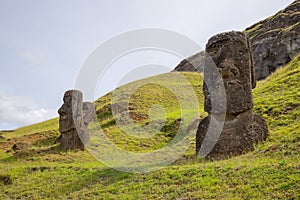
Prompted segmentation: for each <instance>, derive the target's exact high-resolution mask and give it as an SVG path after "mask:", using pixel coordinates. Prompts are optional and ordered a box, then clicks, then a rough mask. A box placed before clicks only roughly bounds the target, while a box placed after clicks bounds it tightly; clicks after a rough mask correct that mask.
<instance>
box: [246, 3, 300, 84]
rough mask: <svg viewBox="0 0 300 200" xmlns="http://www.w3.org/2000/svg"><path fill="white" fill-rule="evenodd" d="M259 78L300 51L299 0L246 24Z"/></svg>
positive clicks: (284, 63)
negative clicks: (270, 14)
mask: <svg viewBox="0 0 300 200" xmlns="http://www.w3.org/2000/svg"><path fill="white" fill-rule="evenodd" d="M245 33H246V34H247V35H248V36H249V38H250V41H251V44H252V50H253V58H254V67H255V71H256V77H257V79H258V80H260V79H264V78H265V77H267V76H268V75H269V74H270V73H272V72H274V71H275V70H276V69H277V68H280V67H282V66H284V65H286V64H287V63H288V62H289V61H291V60H292V59H293V58H294V57H295V56H296V55H297V54H298V53H299V52H300V0H297V1H294V2H293V3H292V4H291V5H289V6H288V7H287V8H285V9H284V10H282V11H280V12H278V13H277V14H275V15H274V16H272V17H269V18H267V19H265V20H263V21H260V22H258V23H256V24H254V25H253V26H251V27H249V28H247V29H246V30H245Z"/></svg>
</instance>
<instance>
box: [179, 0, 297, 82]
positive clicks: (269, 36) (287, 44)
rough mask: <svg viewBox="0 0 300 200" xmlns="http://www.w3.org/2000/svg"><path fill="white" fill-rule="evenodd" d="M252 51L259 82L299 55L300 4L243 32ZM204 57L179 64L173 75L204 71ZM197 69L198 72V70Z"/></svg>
mask: <svg viewBox="0 0 300 200" xmlns="http://www.w3.org/2000/svg"><path fill="white" fill-rule="evenodd" d="M244 32H245V33H246V34H247V35H248V37H249V38H250V42H251V45H252V46H251V47H252V50H253V60H254V68H255V71H256V79H257V80H261V79H264V78H266V77H267V76H268V75H269V74H270V73H272V72H274V71H275V70H276V69H277V68H280V67H282V66H284V65H286V64H287V63H288V62H289V61H290V60H292V59H293V58H294V57H295V56H296V55H297V54H298V53H299V52H300V0H296V1H294V2H293V3H292V4H291V5H289V6H288V7H287V8H285V9H284V10H282V11H280V12H278V13H277V14H275V15H274V16H272V17H269V18H267V19H265V20H262V21H260V22H258V23H256V24H254V25H252V26H250V27H249V28H247V29H246V30H245V31H244ZM203 57H204V53H203V52H200V53H197V54H195V55H192V56H190V57H188V58H186V59H184V60H183V61H181V62H180V63H179V65H178V66H177V67H176V68H175V69H174V71H197V69H199V71H200V72H202V70H203V65H204V61H203ZM194 66H195V67H196V68H197V69H195V67H194Z"/></svg>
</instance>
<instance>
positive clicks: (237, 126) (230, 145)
mask: <svg viewBox="0 0 300 200" xmlns="http://www.w3.org/2000/svg"><path fill="white" fill-rule="evenodd" d="M212 117H213V114H209V116H208V117H206V118H205V119H203V120H202V121H201V122H200V124H199V128H198V131H197V134H196V152H197V153H198V152H199V151H200V148H201V146H202V142H203V140H204V138H205V136H206V133H207V132H208V127H209V124H210V121H211V118H212ZM220 123H221V122H220ZM267 133H268V127H267V124H266V122H265V120H264V118H262V117H261V116H259V115H256V114H253V113H252V111H251V110H249V111H247V112H244V113H242V114H239V115H231V114H227V117H226V120H225V123H224V127H223V131H222V132H221V135H220V137H219V138H218V141H217V143H216V144H215V145H214V147H213V149H212V150H211V151H210V152H209V153H208V154H207V155H206V157H207V158H214V159H224V158H228V157H231V156H235V155H240V154H243V153H246V152H249V151H252V150H253V148H254V147H253V145H254V144H256V143H258V142H260V141H264V140H266V138H267V135H268V134H267ZM206 142H207V143H210V142H213V141H206Z"/></svg>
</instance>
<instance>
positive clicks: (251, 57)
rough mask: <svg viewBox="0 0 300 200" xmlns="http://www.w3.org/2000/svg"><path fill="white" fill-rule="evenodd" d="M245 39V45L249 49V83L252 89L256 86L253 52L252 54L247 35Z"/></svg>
mask: <svg viewBox="0 0 300 200" xmlns="http://www.w3.org/2000/svg"><path fill="white" fill-rule="evenodd" d="M246 40H247V46H248V49H249V54H250V61H249V62H250V67H251V69H250V73H251V74H250V78H251V85H252V89H254V88H255V87H256V76H255V69H254V62H253V54H252V48H251V43H250V40H249V38H248V36H246Z"/></svg>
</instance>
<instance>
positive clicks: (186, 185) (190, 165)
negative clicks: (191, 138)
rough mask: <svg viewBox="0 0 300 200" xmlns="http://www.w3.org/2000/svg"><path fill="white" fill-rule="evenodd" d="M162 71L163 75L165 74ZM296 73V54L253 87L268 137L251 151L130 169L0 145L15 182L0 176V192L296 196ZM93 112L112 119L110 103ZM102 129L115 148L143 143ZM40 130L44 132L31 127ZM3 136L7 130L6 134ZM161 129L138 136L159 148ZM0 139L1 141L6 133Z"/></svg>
mask: <svg viewBox="0 0 300 200" xmlns="http://www.w3.org/2000/svg"><path fill="white" fill-rule="evenodd" d="M170 76H171V75H165V77H167V78H166V79H165V81H166V82H170V79H169V77H170ZM184 76H186V77H188V79H189V80H190V82H191V83H192V84H193V85H194V88H196V91H198V96H199V98H200V97H202V96H201V87H202V86H201V84H202V83H201V81H200V82H199V81H197V79H198V78H196V77H198V76H199V75H197V74H194V73H184ZM162 77H163V76H161V77H160V81H164V80H163V78H162ZM299 77H300V55H299V56H298V57H297V58H295V59H294V60H293V61H292V62H291V63H290V64H289V65H288V66H286V67H285V68H282V69H280V70H278V71H277V72H275V73H274V74H273V75H272V76H271V77H269V78H268V79H267V80H265V81H262V82H260V83H259V84H258V87H257V88H256V89H255V90H254V92H253V94H254V101H255V110H256V112H258V113H260V114H261V115H263V116H264V117H265V118H266V119H267V122H268V125H269V129H270V136H269V138H268V140H267V141H266V142H265V143H263V144H259V145H258V146H257V147H256V148H255V151H254V152H251V153H248V154H245V155H242V156H238V157H234V158H231V159H228V160H222V161H214V162H212V161H203V160H195V159H193V158H191V157H187V158H183V159H181V160H180V161H178V162H176V163H174V164H173V165H171V166H168V167H165V168H163V169H162V170H159V171H155V172H150V173H144V174H132V173H125V172H120V171H116V170H114V169H110V168H107V167H106V166H103V165H102V164H101V163H100V162H98V161H97V160H95V159H94V158H93V157H92V156H91V155H90V154H89V153H88V152H86V151H75V152H61V151H58V150H55V149H53V148H52V147H53V145H52V143H51V142H48V143H47V142H44V143H42V145H33V147H32V148H30V149H29V150H24V151H19V152H16V153H13V152H9V153H5V151H4V150H0V169H1V170H0V175H9V176H10V177H11V179H12V184H8V185H5V184H3V183H0V189H1V191H2V193H0V199H6V198H12V199H212V198H219V199H226V198H227V199H299V198H300V190H299V188H300V178H299V177H300V162H299V149H300V146H299V144H300V126H299V124H300V119H299V118H300V106H299V102H300V93H299V90H298V88H299V87H300V80H299ZM153 78H155V77H153ZM198 80H199V79H198ZM170 84H172V83H170ZM174 84H175V83H174ZM131 86H132V85H131ZM131 86H130V85H129V86H128V85H127V86H126V87H131ZM151 88H152V86H151ZM151 88H149V89H151ZM182 88H184V87H183V86H182ZM147 90H148V89H147V86H144V87H143V88H141V91H139V90H138V91H136V93H135V95H133V96H132V99H131V100H130V102H131V103H132V105H134V106H133V107H134V109H133V111H134V112H135V113H142V114H143V115H141V116H146V115H147V114H148V113H147V109H144V107H142V106H140V107H139V105H140V104H139V103H140V102H143V101H145V99H146V100H147V98H155V95H157V94H156V93H155V95H151V96H147V94H148V93H147V92H145V91H147ZM125 91H126V90H125ZM142 91H144V92H145V93H144V94H143V92H142ZM151 92H153V91H151ZM168 94H170V95H168V96H169V97H171V96H172V94H171V93H168ZM110 95H111V94H108V95H106V96H104V97H102V98H100V99H99V100H98V101H97V105H98V107H97V108H98V109H101V108H103V107H104V106H105V105H107V104H110V103H111V102H110ZM185 95H188V94H185ZM185 95H184V96H185ZM188 98H189V97H187V99H188ZM171 101H172V100H171ZM146 102H147V101H146ZM150 102H151V103H156V102H157V101H156V100H155V99H154V100H150V99H149V105H147V106H148V107H147V108H149V107H151V103H150ZM161 102H162V104H163V106H167V109H166V110H167V113H168V114H167V116H168V117H167V119H168V121H169V122H172V120H174V119H177V118H178V117H180V114H178V113H179V112H177V113H176V109H177V107H176V105H177V104H176V101H174V102H173V103H172V104H171V103H169V101H165V104H164V100H161ZM187 103H188V102H187ZM173 105H174V108H173ZM174 113H175V114H174ZM191 117H193V113H191ZM98 118H99V119H100V118H101V119H102V120H104V121H103V122H101V123H103V124H102V125H104V123H107V122H105V119H107V121H110V120H111V119H112V116H111V113H109V110H108V112H106V114H102V115H101V114H100V115H99V116H98ZM148 120H149V119H148V116H146V117H144V118H137V120H136V123H140V124H143V123H147V121H148ZM45 123H48V122H45ZM40 127H43V126H40ZM27 129H28V130H30V131H28V132H26V131H24V132H22V133H20V134H17V135H16V137H17V138H22V137H29V136H30V135H32V134H33V133H35V131H34V130H36V129H35V128H34V127H31V128H30V127H27ZM56 129H57V126H55V127H54V126H53V128H52V129H51V130H52V131H56ZM46 130H47V131H51V130H49V129H46ZM105 130H106V132H107V135H108V136H109V137H110V138H111V139H112V141H114V142H116V143H118V145H119V146H120V147H124V148H125V149H127V150H132V151H142V150H143V148H142V147H136V145H135V143H134V142H135V141H138V142H140V140H139V139H136V138H132V137H128V136H126V135H122V134H123V133H121V132H120V131H118V130H117V127H116V126H115V124H114V123H107V126H106V129H105ZM39 131H40V132H41V133H45V134H46V133H47V132H44V130H41V129H39V130H36V132H39ZM7 134H8V135H9V138H11V139H10V140H13V139H14V138H13V133H7ZM53 134H54V133H53ZM20 135H22V137H21V136H20ZM3 136H4V137H6V134H3ZM160 136H161V137H162V138H163V137H165V139H166V140H164V139H158V138H156V139H157V140H156V139H155V140H153V139H152V138H151V139H152V140H151V139H150V140H147V141H143V142H144V144H148V150H152V149H156V148H159V147H160V145H164V144H166V143H167V142H168V141H169V139H170V138H172V135H170V136H168V134H167V131H166V132H161V133H160ZM156 137H157V136H156ZM7 138H8V137H7ZM123 138H124V139H123ZM123 140H124V141H126V143H124V142H123ZM150 141H151V142H150ZM1 142H2V144H1V145H3V144H5V143H6V142H7V139H6V140H5V139H4V140H2V141H1ZM147 142H148V143H147ZM40 144H41V143H40ZM193 152H194V144H193V143H191V151H189V152H187V153H186V154H187V155H191V154H192V153H193Z"/></svg>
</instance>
